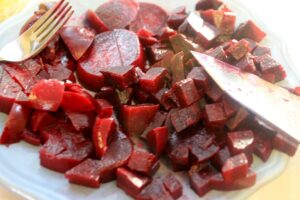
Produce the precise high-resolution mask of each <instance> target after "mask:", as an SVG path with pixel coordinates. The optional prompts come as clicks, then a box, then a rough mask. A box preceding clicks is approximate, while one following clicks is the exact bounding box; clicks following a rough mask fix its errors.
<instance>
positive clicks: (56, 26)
mask: <svg viewBox="0 0 300 200" xmlns="http://www.w3.org/2000/svg"><path fill="white" fill-rule="evenodd" d="M73 13H74V11H73V9H72V6H71V5H69V3H68V2H65V0H61V1H60V2H58V3H57V4H56V5H55V6H53V7H52V8H51V9H50V10H48V11H47V12H46V13H45V14H44V15H43V16H42V17H41V18H40V19H38V20H37V21H36V22H35V23H34V24H33V25H32V26H31V27H30V28H29V29H28V30H27V31H25V32H24V33H22V34H21V35H20V36H19V37H18V38H17V39H15V40H14V41H11V42H9V43H8V44H6V45H4V47H2V48H1V49H0V61H7V62H21V61H24V60H26V59H28V58H30V57H33V56H35V55H37V54H38V53H39V52H41V50H43V48H44V47H45V46H46V45H47V44H48V42H49V41H50V40H51V39H52V38H53V37H54V36H55V34H56V33H57V32H58V31H59V30H60V28H61V27H62V26H63V25H64V24H65V23H66V22H67V21H68V20H69V19H70V17H71V16H72V14H73Z"/></svg>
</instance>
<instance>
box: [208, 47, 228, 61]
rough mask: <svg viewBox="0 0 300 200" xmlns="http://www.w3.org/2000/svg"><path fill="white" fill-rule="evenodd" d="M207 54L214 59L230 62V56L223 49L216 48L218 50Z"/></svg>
mask: <svg viewBox="0 0 300 200" xmlns="http://www.w3.org/2000/svg"><path fill="white" fill-rule="evenodd" d="M205 54H207V55H209V56H211V57H214V58H216V59H218V60H221V61H224V62H228V56H227V54H226V52H225V51H224V48H223V47H216V48H212V49H209V50H207V51H206V52H205Z"/></svg>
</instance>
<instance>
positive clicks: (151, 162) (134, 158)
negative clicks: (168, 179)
mask: <svg viewBox="0 0 300 200" xmlns="http://www.w3.org/2000/svg"><path fill="white" fill-rule="evenodd" d="M127 166H128V168H129V169H131V170H133V171H136V172H139V173H142V174H145V175H148V176H152V175H153V174H154V173H155V172H156V170H157V169H158V167H159V164H158V161H157V158H156V157H155V155H153V154H152V153H148V152H145V151H134V152H133V153H132V154H131V156H130V158H129V160H128V164H127Z"/></svg>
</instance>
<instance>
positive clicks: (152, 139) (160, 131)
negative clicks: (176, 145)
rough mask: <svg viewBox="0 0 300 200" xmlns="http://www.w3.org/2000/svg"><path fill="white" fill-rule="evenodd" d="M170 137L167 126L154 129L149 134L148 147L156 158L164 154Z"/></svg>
mask: <svg viewBox="0 0 300 200" xmlns="http://www.w3.org/2000/svg"><path fill="white" fill-rule="evenodd" d="M168 136H169V132H168V128H167V127H165V126H164V127H158V128H154V129H153V130H152V131H150V132H149V133H148V134H147V142H148V145H149V146H150V147H151V149H152V151H154V153H155V155H156V156H160V155H161V154H162V153H163V151H164V149H165V147H166V145H167V142H168Z"/></svg>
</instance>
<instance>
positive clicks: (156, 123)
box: [141, 112, 167, 139]
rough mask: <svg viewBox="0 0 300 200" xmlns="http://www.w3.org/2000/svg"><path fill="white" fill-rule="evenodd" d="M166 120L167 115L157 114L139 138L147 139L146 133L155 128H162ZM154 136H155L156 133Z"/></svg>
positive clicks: (163, 113)
mask: <svg viewBox="0 0 300 200" xmlns="http://www.w3.org/2000/svg"><path fill="white" fill-rule="evenodd" d="M166 118H167V113H165V112H157V113H156V114H155V116H154V118H153V120H152V122H151V123H150V124H149V125H148V126H147V128H146V129H145V130H144V132H143V133H142V135H141V137H142V138H144V139H147V135H148V133H149V132H150V131H152V130H153V129H155V128H158V127H162V126H163V125H164V123H165V121H166ZM154 135H156V133H155V134H154Z"/></svg>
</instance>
